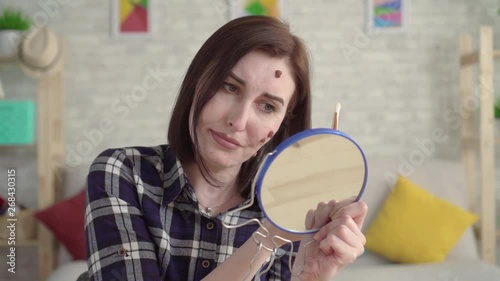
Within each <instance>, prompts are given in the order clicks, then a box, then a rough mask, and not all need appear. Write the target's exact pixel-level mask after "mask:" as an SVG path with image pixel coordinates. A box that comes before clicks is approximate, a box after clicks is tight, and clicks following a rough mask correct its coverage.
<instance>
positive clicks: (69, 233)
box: [35, 190, 86, 260]
mask: <svg viewBox="0 0 500 281" xmlns="http://www.w3.org/2000/svg"><path fill="white" fill-rule="evenodd" d="M84 216H85V190H82V191H80V192H79V193H78V194H76V195H75V196H73V197H71V198H68V199H65V200H63V201H60V202H57V203H56V204H54V205H52V206H50V207H48V208H46V209H43V210H40V211H38V212H36V213H35V217H36V218H37V219H38V220H40V221H41V222H42V223H43V224H45V226H47V227H48V228H49V229H50V230H51V231H52V233H53V234H54V236H55V237H56V238H57V240H59V241H60V242H61V243H62V244H63V245H64V246H65V247H66V250H68V252H69V253H70V254H71V256H72V257H73V259H75V260H85V259H86V256H85V233H84V231H85V230H84V227H85V222H84Z"/></svg>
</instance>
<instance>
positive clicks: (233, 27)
mask: <svg viewBox="0 0 500 281" xmlns="http://www.w3.org/2000/svg"><path fill="white" fill-rule="evenodd" d="M253 50H261V51H264V52H265V53H267V54H268V55H270V56H272V57H278V58H286V59H287V62H288V65H289V66H290V69H291V71H292V75H293V76H294V82H295V92H294V94H293V96H292V99H291V101H290V104H289V105H288V109H287V114H286V116H285V119H284V120H283V122H282V124H281V126H280V128H279V130H278V131H277V132H276V134H275V135H274V137H273V138H272V139H271V140H270V141H269V142H268V143H266V145H264V146H263V147H262V148H261V149H260V150H259V152H258V155H257V156H256V157H252V158H250V159H249V160H248V161H246V162H245V163H243V165H242V167H241V170H240V173H239V175H238V182H237V183H238V185H239V186H240V188H241V191H242V194H243V195H245V196H246V192H245V191H248V186H249V183H250V182H251V181H252V179H253V178H254V176H255V174H256V173H257V170H258V167H259V164H260V161H259V160H260V158H261V157H262V155H265V154H267V153H268V152H270V151H272V149H274V148H275V147H276V146H277V145H278V144H280V143H281V142H282V141H283V140H285V139H286V138H288V137H289V136H291V135H293V134H295V133H298V132H300V131H303V130H305V129H309V128H311V89H310V74H309V59H308V54H307V51H306V48H305V45H304V43H303V42H302V40H301V39H300V38H298V37H297V36H295V35H293V34H291V33H290V29H289V26H288V24H286V23H284V22H282V21H280V20H278V19H275V18H272V17H266V16H246V17H240V18H237V19H234V20H232V21H230V22H228V23H226V24H225V25H224V26H222V27H221V28H219V29H218V30H217V31H216V32H215V33H214V34H213V35H212V36H210V38H208V40H207V41H206V42H205V43H204V44H203V46H202V47H201V48H200V50H199V51H198V53H197V54H196V56H195V57H194V59H193V61H192V62H191V65H190V66H189V68H188V70H187V72H186V75H185V77H184V81H183V82H182V85H181V89H180V92H179V95H178V97H177V101H176V104H175V107H174V110H173V112H172V116H171V119H170V124H169V130H168V142H169V144H170V146H171V147H172V148H173V150H174V151H175V153H176V155H177V158H179V160H180V161H181V162H185V161H189V162H190V161H196V162H197V163H198V165H199V166H200V170H201V172H202V174H203V176H204V177H205V179H207V181H209V182H210V183H213V182H217V181H216V180H215V179H214V178H213V176H212V175H211V174H210V171H208V169H207V168H206V165H205V162H204V161H203V159H202V157H201V156H200V155H199V153H197V151H199V149H198V147H199V146H198V139H197V136H196V126H197V123H198V122H197V121H198V119H199V116H200V112H201V110H202V108H203V107H204V106H205V104H206V103H207V102H208V101H209V100H210V99H211V98H212V97H213V96H214V94H215V93H216V92H217V91H218V90H219V89H220V88H221V86H222V85H223V83H224V80H225V79H226V78H227V77H228V75H229V72H230V71H231V69H232V68H233V67H234V65H235V64H236V63H237V62H238V61H239V60H240V59H241V58H242V57H243V56H245V55H246V54H248V53H249V52H250V51H253ZM195 98H196V103H195V105H194V108H193V116H192V118H193V119H192V120H193V121H192V122H193V124H192V125H193V127H192V129H193V138H194V139H193V140H191V136H190V131H189V114H190V109H191V106H192V104H193V102H194V100H195Z"/></svg>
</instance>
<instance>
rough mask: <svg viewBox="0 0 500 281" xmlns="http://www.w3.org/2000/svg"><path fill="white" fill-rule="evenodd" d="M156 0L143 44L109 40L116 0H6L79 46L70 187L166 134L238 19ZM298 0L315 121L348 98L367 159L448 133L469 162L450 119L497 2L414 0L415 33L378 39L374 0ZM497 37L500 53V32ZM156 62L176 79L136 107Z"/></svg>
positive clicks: (346, 108)
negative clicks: (92, 167) (196, 64)
mask: <svg viewBox="0 0 500 281" xmlns="http://www.w3.org/2000/svg"><path fill="white" fill-rule="evenodd" d="M156 2H157V3H156V4H155V7H154V11H155V15H154V39H153V40H150V41H146V42H143V41H131V40H125V41H124V40H114V39H112V38H111V37H110V4H109V1H102V0H72V1H70V0H24V1H18V0H1V1H0V5H1V6H15V7H22V8H23V9H25V10H26V11H27V12H28V13H29V14H30V15H34V16H36V19H38V22H39V21H40V19H48V24H49V25H50V26H51V27H52V28H53V29H54V30H56V31H57V32H59V33H60V34H62V35H63V36H64V37H65V38H66V39H67V41H68V43H69V45H70V50H69V56H68V61H67V67H66V69H67V72H66V78H65V87H66V88H65V89H66V96H65V111H64V113H65V127H64V129H65V141H66V145H67V159H66V160H67V161H66V164H67V166H68V168H69V170H70V171H71V173H70V177H71V179H72V180H71V181H70V182H68V185H69V190H70V191H68V192H69V193H74V192H76V191H77V189H78V188H79V187H80V186H81V184H82V183H83V182H81V180H82V179H83V175H84V173H85V172H86V169H87V166H88V163H89V162H90V161H91V160H92V159H93V158H94V157H95V156H96V155H97V153H99V152H100V151H102V150H103V149H105V148H108V147H118V146H128V145H155V144H158V143H163V142H165V141H166V125H167V124H168V119H169V115H170V109H171V107H172V105H173V102H174V100H175V96H176V94H177V90H178V88H179V85H180V83H181V79H182V77H183V75H184V72H185V70H186V69H187V66H188V64H189V63H190V61H191V59H192V58H193V56H194V54H195V52H196V51H197V50H198V48H199V47H200V46H201V44H202V42H203V41H204V40H205V39H206V38H207V37H208V36H209V35H210V34H211V33H212V32H214V31H215V30H216V29H217V28H218V27H219V26H220V25H222V24H223V23H225V22H226V20H227V18H226V17H225V9H226V8H227V6H226V4H225V0H214V1H211V2H210V3H207V2H208V1H205V0H169V1H163V0H159V1H156ZM287 2H288V5H287V11H288V17H287V18H288V20H289V21H290V23H291V26H292V29H293V30H294V31H296V33H297V34H299V35H300V36H302V37H303V38H304V39H305V40H306V42H307V44H308V46H309V48H310V50H311V55H312V65H313V93H314V104H313V109H314V111H313V122H314V125H315V126H316V127H326V126H329V125H330V123H331V119H332V113H333V109H334V107H335V104H336V102H340V103H342V112H341V119H340V129H341V130H343V131H345V132H346V133H347V134H349V135H351V136H352V137H353V138H354V139H355V140H357V141H358V142H359V143H360V145H361V146H362V147H363V148H364V149H365V152H366V153H367V154H368V155H400V156H401V157H403V158H408V157H409V156H410V155H411V153H412V152H414V151H415V150H416V149H418V146H417V144H416V143H415V141H423V140H424V139H428V138H430V137H431V134H432V132H433V130H435V129H436V128H438V129H443V130H444V132H445V133H444V134H445V135H446V136H448V137H449V139H448V141H447V142H446V143H444V144H438V143H436V152H434V154H433V156H435V155H438V156H443V157H448V158H455V159H456V158H458V153H459V140H458V138H457V137H458V131H457V130H456V129H452V128H450V126H451V123H450V122H449V121H446V120H444V119H443V117H442V114H443V112H444V111H445V110H450V109H451V108H452V105H456V104H457V103H458V100H457V98H458V84H459V82H458V74H459V69H458V36H459V33H460V32H461V31H468V32H471V33H472V34H473V36H474V38H477V34H478V30H479V26H480V25H482V24H487V25H493V26H498V24H499V20H500V16H497V15H496V10H497V9H498V3H497V1H494V0H482V1H465V0H462V1H459V0H454V1H453V0H444V1H431V0H421V1H411V2H412V3H411V6H410V7H409V17H408V19H409V25H408V29H407V31H406V32H404V33H402V34H369V35H366V34H364V24H365V18H364V16H365V6H364V1H349V0H338V1H327V0H312V1H307V4H306V2H305V1H299V0H289V1H287ZM44 15H45V17H44ZM363 38H364V40H363ZM495 38H496V42H495V43H496V46H499V48H500V29H498V28H497V29H496V30H495ZM475 42H476V41H475ZM349 48H350V50H354V51H355V52H354V53H353V54H352V55H347V54H346V53H345V50H347V49H349ZM343 50H344V51H343ZM496 66H498V65H496ZM155 68H158V69H160V70H161V71H162V72H164V73H165V76H166V77H165V78H164V79H163V80H162V81H160V82H161V83H158V85H157V87H156V88H155V89H153V90H151V91H148V92H147V95H146V97H145V98H144V99H143V100H142V101H140V102H137V103H134V104H133V105H131V106H129V105H126V100H127V99H129V98H130V97H131V95H132V92H133V91H134V88H135V87H137V86H140V85H141V83H142V80H143V79H144V77H145V76H148V75H150V74H149V72H148V69H155ZM0 70H1V72H0V75H1V76H2V78H3V79H2V80H3V81H4V87H5V89H6V94H7V97H8V98H21V97H23V98H24V97H33V96H34V93H33V90H34V87H35V84H34V82H33V81H29V80H28V79H27V78H25V77H24V76H23V75H22V74H21V72H20V71H19V70H18V69H17V68H16V67H15V66H4V65H2V66H0ZM11 70H14V72H12V71H11ZM497 84H498V85H497V87H498V86H500V83H497ZM119 107H120V108H119ZM132 107H133V108H132ZM118 109H122V110H123V109H128V111H126V112H125V111H119V110H118ZM103 120H107V122H111V123H112V124H113V128H112V129H111V131H110V132H108V133H103V134H102V138H101V137H99V138H97V140H96V141H94V143H91V141H92V137H89V136H90V135H93V133H95V132H96V131H97V129H98V128H99V126H100V125H99V124H100V122H103ZM0 153H2V154H1V155H2V158H5V159H7V161H2V162H0V167H2V168H3V167H7V166H8V165H11V163H12V159H14V158H16V160H15V161H16V162H15V163H16V165H18V169H20V173H22V174H26V175H29V174H32V173H33V172H34V171H35V168H36V165H34V164H33V162H34V159H33V158H30V157H27V158H28V159H24V158H26V157H19V156H20V155H17V154H16V153H15V152H13V153H8V152H0ZM17 153H21V152H17ZM3 177H4V175H2V176H1V177H0V178H3ZM35 180H36V179H35V178H34V177H28V176H27V177H25V183H26V185H25V187H20V189H22V190H19V194H20V197H19V198H20V200H21V201H24V203H25V204H26V205H28V206H34V205H36V199H35V198H34V197H33V196H30V195H29V194H32V193H31V192H32V191H33V190H34V189H35V187H34V186H35ZM21 195H23V196H21ZM25 195H26V196H25Z"/></svg>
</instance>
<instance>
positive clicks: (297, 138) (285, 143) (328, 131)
mask: <svg viewBox="0 0 500 281" xmlns="http://www.w3.org/2000/svg"><path fill="white" fill-rule="evenodd" d="M320 134H331V135H337V136H341V137H344V138H346V139H348V140H349V141H351V142H352V143H353V144H354V145H356V147H357V148H358V150H359V151H360V153H361V156H362V158H363V162H364V166H365V175H364V179H363V184H362V186H361V188H360V191H359V194H358V196H357V197H356V200H355V201H359V200H360V199H361V196H362V195H363V193H364V191H365V187H366V181H367V178H368V164H367V161H366V156H365V154H364V152H363V150H362V149H361V147H360V146H359V145H358V143H356V142H355V141H354V140H353V139H352V138H351V137H349V136H348V135H346V134H345V133H343V132H341V131H338V130H334V129H330V128H314V129H308V130H305V131H302V132H299V133H296V134H294V135H292V136H290V137H289V138H287V139H286V140H284V141H283V142H282V143H280V144H279V145H278V146H277V147H276V148H275V149H274V150H273V151H272V152H271V153H269V154H268V155H267V158H266V159H265V160H264V162H263V163H262V164H261V165H262V166H261V169H260V172H259V174H258V175H257V181H256V186H255V193H256V196H257V197H258V198H259V200H258V202H259V206H260V209H261V210H262V212H263V213H264V216H265V217H266V218H267V219H268V220H269V221H270V222H271V223H272V224H273V225H274V226H275V227H277V228H279V229H281V230H283V231H286V232H289V233H295V234H308V233H314V232H316V231H318V230H319V229H311V230H306V231H297V230H290V229H286V228H283V227H281V226H280V225H278V224H277V223H275V222H274V221H273V220H272V219H271V218H270V217H269V216H268V215H267V213H266V210H265V209H264V206H263V205H262V200H261V191H262V182H263V180H264V176H265V174H266V172H267V170H268V169H269V167H270V166H271V164H272V163H273V161H274V160H275V159H276V158H277V157H278V156H279V155H280V153H282V152H283V151H284V150H285V149H286V148H287V147H289V146H291V145H293V144H294V143H296V142H298V141H300V140H302V139H304V138H307V137H310V136H314V135H320Z"/></svg>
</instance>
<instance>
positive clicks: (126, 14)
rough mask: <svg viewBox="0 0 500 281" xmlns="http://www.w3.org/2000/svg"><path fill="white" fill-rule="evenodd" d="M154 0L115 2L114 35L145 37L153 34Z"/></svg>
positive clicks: (118, 0) (122, 0) (115, 0)
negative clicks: (152, 10)
mask: <svg viewBox="0 0 500 281" xmlns="http://www.w3.org/2000/svg"><path fill="white" fill-rule="evenodd" d="M151 2H152V0H113V35H114V36H115V37H127V36H128V37H145V36H149V35H150V33H151V4H152V3H151Z"/></svg>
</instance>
